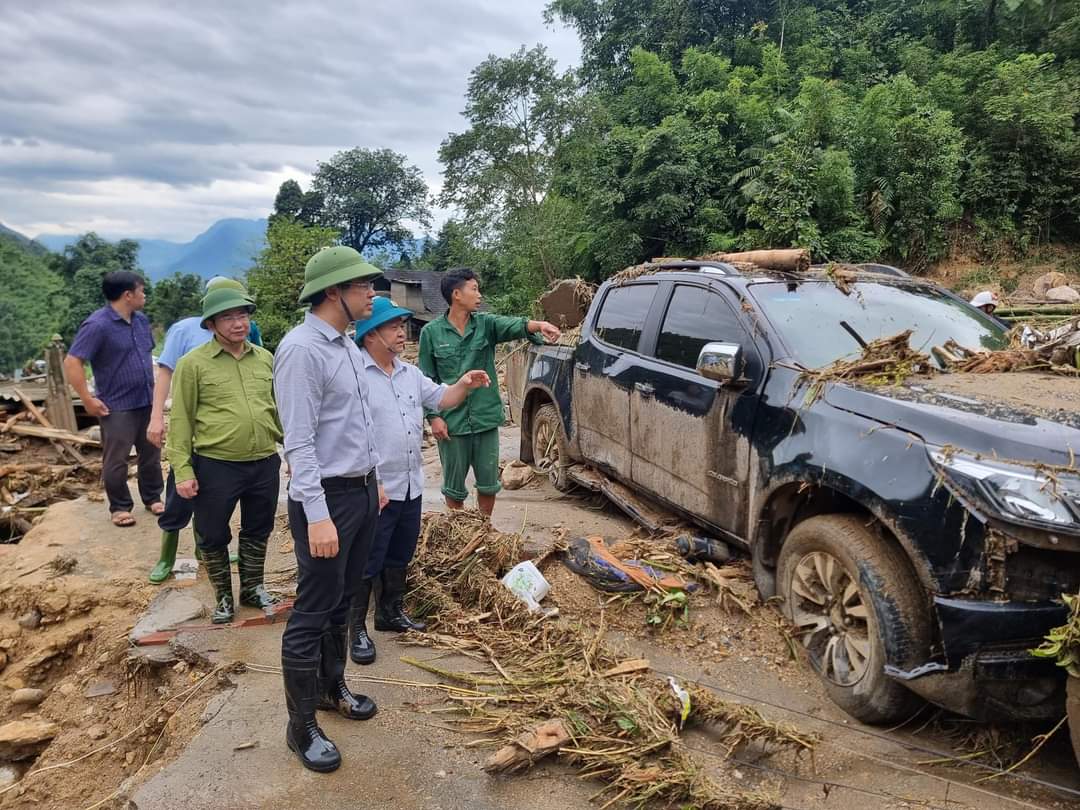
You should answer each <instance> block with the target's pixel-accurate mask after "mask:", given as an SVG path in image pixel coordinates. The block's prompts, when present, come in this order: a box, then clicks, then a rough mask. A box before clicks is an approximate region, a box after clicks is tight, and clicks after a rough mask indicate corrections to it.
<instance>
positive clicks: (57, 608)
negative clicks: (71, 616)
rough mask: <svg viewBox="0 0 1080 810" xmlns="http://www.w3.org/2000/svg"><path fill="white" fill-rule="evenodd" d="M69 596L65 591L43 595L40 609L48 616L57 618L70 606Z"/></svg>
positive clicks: (39, 601)
mask: <svg viewBox="0 0 1080 810" xmlns="http://www.w3.org/2000/svg"><path fill="white" fill-rule="evenodd" d="M68 601H69V600H68V595H67V594H66V593H64V592H63V591H54V592H52V593H43V594H42V595H41V597H40V598H39V599H38V607H40V608H41V610H42V611H44V613H45V615H46V616H56V615H58V614H60V613H63V612H64V610H65V609H66V608H67V606H68Z"/></svg>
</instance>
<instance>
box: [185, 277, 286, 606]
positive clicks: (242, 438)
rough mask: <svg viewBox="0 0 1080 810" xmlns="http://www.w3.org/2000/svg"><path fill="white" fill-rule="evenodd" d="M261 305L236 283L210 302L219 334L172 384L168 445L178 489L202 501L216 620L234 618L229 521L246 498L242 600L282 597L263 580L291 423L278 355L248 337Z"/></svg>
mask: <svg viewBox="0 0 1080 810" xmlns="http://www.w3.org/2000/svg"><path fill="white" fill-rule="evenodd" d="M254 311H255V302H254V301H253V300H252V299H251V298H248V297H247V296H246V295H245V294H244V293H242V292H240V291H238V290H235V289H230V288H220V289H214V290H211V291H210V292H208V293H207V294H206V297H205V298H203V312H202V325H203V328H206V329H209V330H210V331H211V332H213V334H214V339H213V340H211V341H209V342H207V343H204V344H203V345H202V346H199V347H198V348H197V349H192V350H191V351H190V352H188V353H187V354H185V355H184V356H183V357H182V358H180V361H179V362H178V363H177V364H176V373H175V374H174V375H173V380H172V393H173V406H172V415H171V417H170V419H169V436H168V441H167V443H166V450H167V454H168V458H169V463H170V464H171V465H172V468H173V471H174V473H175V476H176V492H177V494H178V495H180V496H181V497H182V498H190V499H192V500H193V501H194V505H195V536H196V538H197V542H198V545H199V550H200V551H201V552H202V556H203V560H204V562H205V564H206V572H207V575H208V576H209V578H210V582H211V583H212V584H213V586H214V594H215V600H216V606H215V609H214V613H213V615H212V617H211V620H212V621H213V622H214V623H215V624H224V623H227V622H230V621H232V619H233V614H234V602H233V587H232V571H231V569H230V567H229V541H230V540H231V539H232V532H231V530H230V529H229V520H230V518H231V517H232V514H233V512H234V511H235V509H236V505H237V504H238V503H239V504H240V542H239V552H240V554H239V558H240V560H239V562H240V602H241V604H244V605H249V606H251V607H256V608H259V609H261V610H262V611H263V612H264V613H267V614H268V615H269V614H272V613H273V611H274V607H275V605H276V604H277V602H278V601H279V600H278V599H277V598H276V597H274V596H272V595H271V594H270V593H269V592H268V591H267V590H266V588H265V586H264V585H263V563H264V560H265V558H266V542H267V540H268V539H269V537H270V532H271V531H272V530H273V528H274V515H275V513H276V511H277V501H278V483H279V474H280V468H281V458H280V457H279V456H278V453H277V445H278V442H280V441H281V437H282V433H281V424H280V422H279V420H278V414H277V407H276V406H275V403H274V392H273V384H272V379H271V378H272V373H273V361H274V358H273V355H271V354H270V352H268V351H266V350H265V349H262V348H259V347H258V346H253V345H252V344H251V343H250V342H249V341H248V340H247V336H248V331H249V329H250V326H251V313H252V312H254Z"/></svg>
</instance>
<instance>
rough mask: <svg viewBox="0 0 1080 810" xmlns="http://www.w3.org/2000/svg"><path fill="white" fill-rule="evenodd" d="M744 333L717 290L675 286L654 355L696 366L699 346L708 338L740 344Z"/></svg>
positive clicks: (708, 340)
mask: <svg viewBox="0 0 1080 810" xmlns="http://www.w3.org/2000/svg"><path fill="white" fill-rule="evenodd" d="M743 339H744V333H743V329H742V327H741V326H740V325H739V321H738V318H737V317H736V315H735V312H734V310H732V308H731V306H730V305H728V303H727V301H725V300H724V299H723V298H721V297H720V295H718V294H717V293H714V292H710V291H708V290H703V289H702V288H701V287H690V286H687V285H679V286H677V287H676V288H675V292H674V293H673V294H672V296H671V302H670V303H669V304H668V309H667V313H666V314H665V315H664V325H663V326H662V327H661V329H660V338H659V340H658V341H657V344H656V357H657V359H659V360H665V361H667V362H668V363H676V364H678V365H680V366H685V367H686V368H696V367H697V359H698V354H699V353H700V352H701V347H702V346H704V345H705V344H706V343H709V342H712V341H725V342H728V343H742V342H743Z"/></svg>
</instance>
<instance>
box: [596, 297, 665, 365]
mask: <svg viewBox="0 0 1080 810" xmlns="http://www.w3.org/2000/svg"><path fill="white" fill-rule="evenodd" d="M655 292H656V285H655V284H628V285H626V286H625V287H612V288H611V289H609V290H608V292H607V295H606V296H604V303H603V305H602V306H601V307H600V312H599V313H598V314H597V316H596V323H594V324H593V334H595V335H596V337H597V338H599V339H600V340H602V341H604V343H608V344H610V345H612V346H618V347H619V348H620V349H629V350H630V351H634V352H636V351H637V347H638V341H639V340H641V329H642V327H643V326H644V325H645V316H646V315H648V314H649V307H650V306H652V300H653V294H654V293H655Z"/></svg>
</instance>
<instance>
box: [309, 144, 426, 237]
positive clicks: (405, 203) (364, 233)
mask: <svg viewBox="0 0 1080 810" xmlns="http://www.w3.org/2000/svg"><path fill="white" fill-rule="evenodd" d="M312 189H313V190H314V191H315V192H316V193H318V194H319V195H320V197H321V198H322V201H323V206H322V212H321V214H320V215H319V224H320V225H323V226H324V227H328V228H333V229H335V230H337V231H338V232H340V233H341V243H342V244H343V245H348V246H349V247H352V248H355V249H356V250H358V251H360V252H361V253H363V252H364V251H365V250H367V249H368V248H371V249H378V248H382V247H386V248H391V247H401V246H403V243H404V242H406V241H407V240H408V239H411V238H412V234H411V233H410V231H409V229H408V228H406V227H405V226H404V224H403V222H404V221H406V220H409V221H411V222H414V223H416V224H417V225H420V226H421V227H426V226H428V225H430V223H431V212H430V209H429V208H428V187H427V183H426V182H425V181H424V176H423V174H422V173H421V171H420V169H419V168H417V167H416V166H408V165H406V164H405V156H404V155H401V154H398V153H397V152H393V151H391V150H389V149H376V150H371V149H362V148H359V147H358V148H356V149H349V150H348V151H345V152H338V153H337V154H336V155H334V156H333V157H332V158H330V160H328V161H327V162H326V163H320V164H319V167H318V169H316V171H315V176H314V178H313V179H312Z"/></svg>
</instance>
